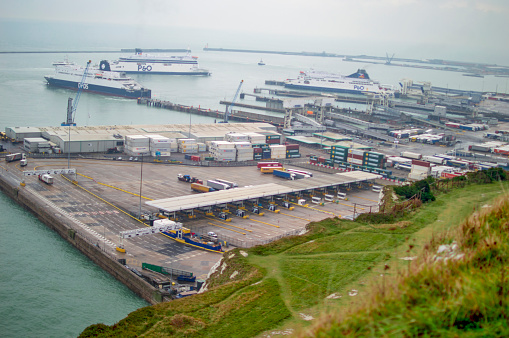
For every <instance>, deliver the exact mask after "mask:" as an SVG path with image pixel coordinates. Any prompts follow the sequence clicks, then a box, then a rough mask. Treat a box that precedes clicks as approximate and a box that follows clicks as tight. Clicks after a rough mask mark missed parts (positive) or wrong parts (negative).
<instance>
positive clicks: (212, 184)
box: [207, 180, 230, 190]
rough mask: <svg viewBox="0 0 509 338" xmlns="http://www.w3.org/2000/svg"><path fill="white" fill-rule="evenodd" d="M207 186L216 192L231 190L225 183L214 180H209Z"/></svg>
mask: <svg viewBox="0 0 509 338" xmlns="http://www.w3.org/2000/svg"><path fill="white" fill-rule="evenodd" d="M207 185H208V186H209V187H211V188H214V189H216V190H227V189H230V186H229V185H228V184H225V183H221V182H217V181H214V180H207Z"/></svg>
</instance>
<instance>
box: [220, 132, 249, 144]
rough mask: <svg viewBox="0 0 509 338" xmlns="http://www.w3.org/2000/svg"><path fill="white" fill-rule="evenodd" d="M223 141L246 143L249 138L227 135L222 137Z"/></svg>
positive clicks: (239, 134) (240, 135)
mask: <svg viewBox="0 0 509 338" xmlns="http://www.w3.org/2000/svg"><path fill="white" fill-rule="evenodd" d="M224 139H225V140H226V141H228V142H248V141H249V137H248V136H247V135H246V134H241V133H229V134H226V135H224Z"/></svg>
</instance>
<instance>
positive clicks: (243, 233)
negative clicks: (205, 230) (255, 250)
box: [208, 222, 246, 235]
mask: <svg viewBox="0 0 509 338" xmlns="http://www.w3.org/2000/svg"><path fill="white" fill-rule="evenodd" d="M208 223H209V224H210V225H213V226H215V227H220V228H223V229H226V230H230V231H234V232H238V233H239V234H242V235H245V234H246V233H245V232H241V231H238V230H233V229H228V228H227V227H224V226H221V225H217V224H214V223H212V222H208Z"/></svg>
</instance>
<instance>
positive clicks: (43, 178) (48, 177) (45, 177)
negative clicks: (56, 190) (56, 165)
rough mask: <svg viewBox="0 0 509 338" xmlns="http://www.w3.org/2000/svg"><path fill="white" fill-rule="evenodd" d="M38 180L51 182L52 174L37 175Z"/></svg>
mask: <svg viewBox="0 0 509 338" xmlns="http://www.w3.org/2000/svg"><path fill="white" fill-rule="evenodd" d="M39 180H40V181H43V182H44V183H46V184H53V176H51V175H48V174H44V175H39Z"/></svg>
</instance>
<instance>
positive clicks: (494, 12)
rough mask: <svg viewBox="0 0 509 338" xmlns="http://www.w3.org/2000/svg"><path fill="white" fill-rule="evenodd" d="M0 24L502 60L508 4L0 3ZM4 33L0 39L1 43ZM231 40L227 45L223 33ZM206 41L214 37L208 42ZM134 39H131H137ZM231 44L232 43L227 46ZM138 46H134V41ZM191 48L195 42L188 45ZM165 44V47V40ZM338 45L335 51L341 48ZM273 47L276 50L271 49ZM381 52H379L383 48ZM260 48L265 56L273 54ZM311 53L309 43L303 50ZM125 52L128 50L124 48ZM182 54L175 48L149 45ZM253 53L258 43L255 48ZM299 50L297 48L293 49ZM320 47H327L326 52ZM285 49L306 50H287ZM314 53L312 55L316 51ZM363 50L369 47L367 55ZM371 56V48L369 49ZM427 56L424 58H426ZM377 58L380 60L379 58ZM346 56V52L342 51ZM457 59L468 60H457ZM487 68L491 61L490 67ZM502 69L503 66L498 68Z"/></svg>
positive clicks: (274, 0)
mask: <svg viewBox="0 0 509 338" xmlns="http://www.w3.org/2000/svg"><path fill="white" fill-rule="evenodd" d="M0 4H1V5H2V6H1V11H0V19H2V20H3V21H5V20H33V21H45V22H53V23H57V22H60V23H61V22H64V23H67V24H79V23H81V24H89V23H92V24H112V23H115V24H118V25H128V26H129V27H131V28H135V29H138V30H139V31H140V32H141V31H143V32H146V33H147V34H150V32H157V31H159V32H167V33H168V34H169V36H171V33H172V32H174V33H176V32H179V34H180V35H181V34H182V32H185V31H186V30H188V31H193V32H195V33H197V35H195V36H194V38H198V37H199V36H200V34H202V37H203V41H200V42H199V43H202V44H205V43H207V42H212V43H213V42H215V43H221V44H222V45H221V46H218V45H215V46H212V45H211V47H225V48H229V47H231V48H235V47H239V48H240V47H242V48H245V47H246V46H245V45H241V44H239V43H238V37H239V36H241V35H242V34H245V35H246V36H254V35H256V36H258V37H263V36H266V37H267V40H269V38H270V40H277V39H278V38H279V39H280V42H281V46H285V47H286V49H288V45H287V44H285V42H286V41H290V40H292V41H294V42H299V41H301V42H302V43H303V44H304V41H313V39H316V41H322V44H316V45H314V46H316V48H319V47H322V49H321V50H327V51H328V52H340V53H341V52H342V51H341V50H338V49H341V48H343V47H344V48H345V49H347V50H348V44H352V43H354V42H356V43H357V44H358V45H356V46H355V49H356V50H357V51H356V52H357V53H363V51H362V50H361V47H359V46H362V45H364V46H366V47H368V46H379V47H377V48H378V49H379V51H380V53H379V54H382V55H384V54H385V51H386V50H387V51H389V52H395V53H396V54H397V55H399V56H401V57H405V55H404V54H405V50H406V49H413V50H414V51H415V49H416V48H420V49H422V50H421V51H422V54H423V57H440V55H437V54H438V53H439V52H440V50H443V52H444V54H445V55H444V56H443V58H447V56H448V55H449V54H451V51H452V50H455V51H457V52H458V54H459V55H461V53H462V52H464V53H467V54H468V53H471V54H472V58H475V59H478V58H479V56H482V55H485V56H486V58H487V59H488V60H487V61H490V58H491V60H493V59H494V56H496V60H504V59H507V58H508V57H509V55H508V50H509V47H508V43H507V40H508V38H507V35H508V33H509V19H508V18H509V1H508V0H483V1H477V0H356V1H354V0H305V1H304V0H270V1H269V0H257V1H239V0H221V1H213V0H194V1H182V0H174V1H172V0H102V1H99V0H88V1H79V2H74V1H62V0H40V1H39V0H0ZM6 33H7V32H6V31H5V29H3V30H2V31H1V32H0V37H2V36H3V35H4V34H6ZM230 33H231V34H232V35H231V36H232V39H231V41H230V40H228V34H230ZM213 35H222V39H216V40H214V36H213ZM140 37H141V35H138V37H133V38H138V39H139V38H140ZM234 37H235V39H234ZM135 42H138V41H135ZM196 42H197V43H198V41H196ZM168 43H171V41H168ZM342 44H343V46H342ZM276 45H277V44H276ZM384 45H385V46H386V47H384ZM274 46H275V44H274V43H267V47H266V48H267V49H275V48H274ZM309 46H311V44H310V45H309ZM127 47H129V46H127ZM150 47H154V48H156V47H182V46H166V45H165V46H150ZM257 47H263V46H260V44H258V45H257ZM299 47H302V48H299ZM327 47H328V48H327ZM293 50H298V51H300V50H308V51H311V50H310V48H304V46H297V45H296V46H295V48H293ZM321 50H319V51H321ZM367 50H368V51H370V49H369V48H367ZM371 50H373V49H371ZM428 50H429V51H431V50H433V53H431V52H430V53H431V54H432V55H426V53H427V51H428ZM382 51H383V53H382ZM348 52H351V48H350V50H348ZM462 59H468V57H463V58H462ZM492 62H493V61H492ZM505 63H506V64H507V63H509V62H505Z"/></svg>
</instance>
